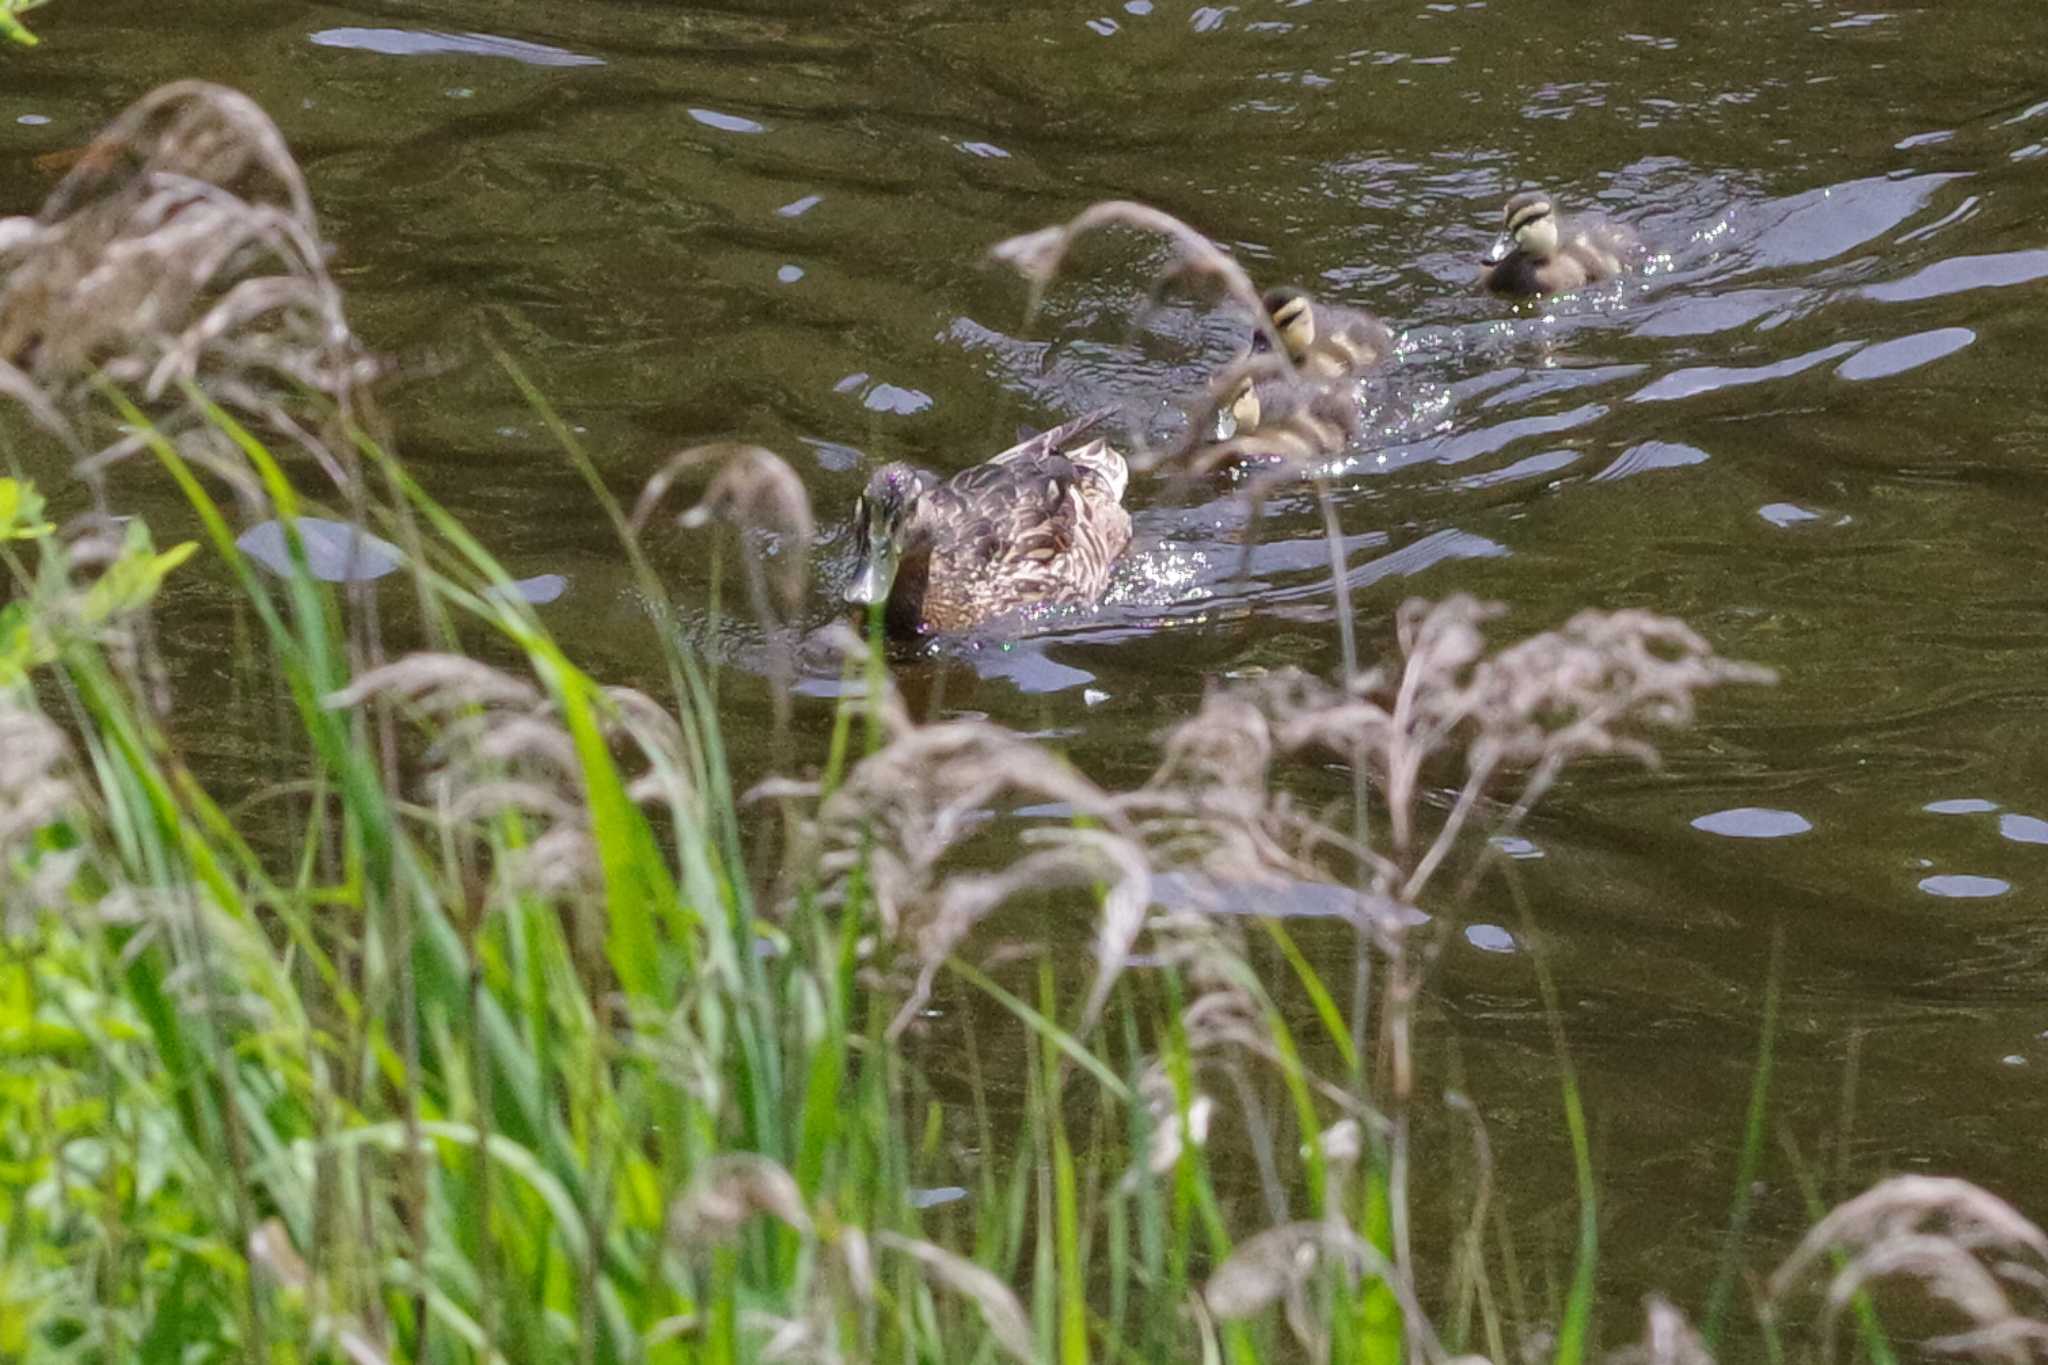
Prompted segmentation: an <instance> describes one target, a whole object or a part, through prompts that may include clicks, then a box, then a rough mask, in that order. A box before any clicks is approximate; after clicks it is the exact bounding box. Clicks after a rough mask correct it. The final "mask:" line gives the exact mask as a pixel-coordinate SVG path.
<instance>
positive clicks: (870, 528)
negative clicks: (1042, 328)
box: [845, 408, 1131, 638]
mask: <svg viewBox="0 0 2048 1365" xmlns="http://www.w3.org/2000/svg"><path fill="white" fill-rule="evenodd" d="M1113 411H1115V409H1113V408H1102V409H1099V410H1097V411H1095V412H1092V413H1089V414H1088V415H1087V416H1085V417H1081V418H1077V419H1075V420H1074V421H1072V422H1068V423H1066V424H1064V425H1062V426H1058V427H1054V428H1053V429H1052V430H1051V431H1047V432H1041V433H1040V434H1039V435H1037V436H1034V437H1032V438H1031V439H1030V440H1027V441H1024V442H1022V443H1020V444H1018V445H1015V446H1012V447H1011V448H1010V449H1008V450H1006V451H1004V452H1003V453H1002V454H1000V455H997V456H996V457H995V458H993V459H991V460H988V461H986V462H984V463H982V464H978V465H976V466H974V467H973V468H972V469H968V470H963V471H962V472H960V473H958V474H955V475H954V476H953V477H952V478H950V479H947V480H945V481H943V482H941V481H940V479H939V477H938V475H936V474H933V473H931V472H930V471H928V470H923V469H916V468H913V467H912V466H910V465H907V464H900V463H898V464H887V465H884V466H882V467H881V468H880V469H878V470H876V471H875V473H874V476H873V477H872V478H870V479H869V480H868V486H867V490H866V491H865V492H863V493H862V494H861V496H860V501H859V502H858V503H857V504H855V507H854V537H855V546H856V549H857V550H858V552H859V555H860V566H859V568H858V570H857V571H856V572H855V574H854V577H853V581H852V583H850V584H848V586H847V589H846V594H845V596H846V600H847V601H848V602H850V603H853V604H855V605H857V606H863V607H871V606H873V605H875V604H876V603H878V602H881V603H886V604H887V606H886V607H885V608H884V610H883V615H882V622H883V626H884V628H885V629H886V630H887V631H888V633H889V634H890V635H892V636H894V637H897V638H909V637H914V636H918V635H927V634H930V633H932V632H933V631H953V630H966V629H968V628H969V627H972V626H975V625H978V624H979V623H981V622H983V621H986V620H988V619H989V618H991V617H994V616H999V615H1002V614H1003V613H1005V612H1011V611H1017V610H1020V609H1022V608H1025V607H1032V606H1037V605H1040V604H1042V603H1066V604H1073V605H1084V604H1086V603H1090V602H1093V601H1094V600H1095V599H1096V598H1098V597H1100V596H1101V595H1102V590H1103V589H1104V588H1105V587H1107V586H1108V584H1109V571H1110V566H1111V565H1113V564H1114V563H1115V562H1116V559H1117V556H1119V555H1121V554H1122V553H1123V552H1124V547H1125V546H1127V545H1129V544H1130V542H1131V518H1130V514H1129V513H1127V512H1125V511H1124V509H1123V496H1124V488H1125V486H1126V485H1127V484H1128V483H1129V482H1130V468H1129V466H1128V465H1126V464H1125V463H1124V457H1123V456H1121V455H1119V454H1117V452H1116V451H1115V450H1113V449H1111V448H1110V445H1109V442H1108V441H1106V440H1103V439H1100V438H1097V439H1095V440H1092V441H1088V442H1086V443H1085V444H1081V445H1070V443H1071V442H1073V441H1074V439H1075V438H1076V437H1079V436H1081V435H1083V434H1085V433H1086V432H1088V431H1089V430H1091V429H1092V428H1094V427H1095V426H1096V425H1098V424H1099V423H1100V422H1101V421H1102V420H1103V419H1104V418H1105V417H1107V416H1109V415H1110V413H1112V412H1113Z"/></svg>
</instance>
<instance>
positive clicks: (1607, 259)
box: [1480, 190, 1636, 298]
mask: <svg viewBox="0 0 2048 1365" xmlns="http://www.w3.org/2000/svg"><path fill="white" fill-rule="evenodd" d="M1635 245H1636V241H1635V237H1634V235H1633V234H1632V233H1630V232H1629V231H1628V230H1627V229H1625V228H1620V227H1616V226H1614V225H1613V224H1610V223H1585V224H1573V223H1569V222H1565V223H1561V222H1559V220H1558V216H1557V212H1556V209H1555V208H1554V207H1553V206H1552V204H1551V202H1550V196H1549V195H1547V194H1545V193H1543V192H1542V191H1541V190H1526V191H1524V192H1523V193H1521V194H1518V195H1516V196H1515V197H1514V198H1512V199H1510V200H1508V203H1507V208H1506V209H1505V210H1504V211H1503V213H1502V214H1501V233H1500V237H1499V239H1498V240H1497V241H1495V242H1494V244H1493V249H1492V250H1491V251H1489V252H1487V253H1486V261H1485V265H1484V267H1483V268H1482V270H1481V273H1480V279H1481V282H1482V283H1483V284H1484V285H1485V286H1486V288H1487V289H1489V290H1491V291H1492V292H1493V293H1496V294H1507V295H1512V296H1514V297H1517V298H1537V297H1540V296H1542V295H1545V294H1567V293H1570V292H1571V291H1572V290H1574V289H1583V288H1585V287H1586V286H1587V285H1589V284H1597V283H1599V282H1600V281H1601V280H1607V279H1612V278H1613V277H1614V276H1616V275H1619V274H1621V273H1622V271H1624V270H1626V269H1627V268H1628V259H1627V258H1628V256H1629V255H1630V253H1631V252H1632V251H1633V250H1634V249H1635Z"/></svg>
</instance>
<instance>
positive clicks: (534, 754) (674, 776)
mask: <svg viewBox="0 0 2048 1365" xmlns="http://www.w3.org/2000/svg"><path fill="white" fill-rule="evenodd" d="M605 697H606V699H607V701H608V702H609V703H610V705H609V707H608V708H607V711H608V714H607V715H606V717H605V719H606V721H607V723H608V725H609V727H610V730H611V733H612V734H613V736H614V737H622V738H624V739H627V740H629V741H630V742H631V744H632V746H633V747H634V748H635V749H636V750H637V751H638V752H639V754H640V756H641V757H642V759H643V760H644V768H643V770H642V771H641V773H640V774H639V776H637V777H636V778H634V779H633V780H632V781H630V782H629V783H628V785H627V788H626V791H627V794H628V796H630V797H631V798H633V799H634V800H636V801H640V802H643V803H644V802H656V801H660V802H664V803H665V804H667V805H668V806H669V808H671V809H678V810H682V811H685V812H696V806H697V800H696V797H695V794H694V793H693V792H691V791H690V790H689V789H688V787H687V785H685V777H684V775H685V774H686V773H687V772H688V771H689V770H688V768H687V767H686V766H685V755H684V754H683V751H682V749H683V746H682V737H681V732H680V730H679V728H678V727H677V726H676V724H675V721H674V718H673V717H672V716H670V715H669V714H668V713H667V712H666V711H665V710H664V709H663V708H661V707H660V706H658V705H657V704H656V703H654V702H653V701H652V700H650V699H649V698H647V697H646V696H644V695H642V694H640V693H638V692H634V691H632V690H630V689H627V688H610V689H607V690H606V692H605ZM376 698H381V699H386V700H391V701H397V702H401V703H403V704H405V705H406V706H407V707H409V708H410V709H411V710H412V712H413V714H414V715H415V716H416V717H417V718H418V719H419V720H421V721H422V722H423V723H424V724H425V725H426V727H427V728H428V730H429V732H430V734H431V735H432V743H431V744H430V745H429V746H428V748H427V751H426V762H427V767H428V776H427V787H428V790H429V792H430V793H431V795H432V798H433V804H434V809H435V810H436V812H437V813H438V818H439V819H440V820H441V821H442V822H443V823H444V824H445V825H447V826H448V827H449V828H450V829H453V830H459V831H466V832H467V833H469V834H470V835H471V836H472V837H473V838H475V839H476V840H477V841H478V842H479V843H481V844H483V845H484V846H486V847H488V846H490V845H491V841H492V831H493V830H494V829H496V828H498V827H499V826H500V825H501V823H502V822H503V821H504V820H505V819H506V818H508V817H512V818H520V819H523V820H526V821H530V822H532V823H533V825H534V826H536V827H538V829H539V830H540V833H539V834H537V835H535V836H534V837H533V838H532V839H531V840H530V841H523V842H521V843H519V844H517V845H516V846H515V847H513V848H511V849H508V850H506V853H505V861H504V862H503V864H502V865H500V866H499V867H498V868H497V869H496V871H497V874H498V876H499V878H500V880H501V883H502V889H503V890H505V891H509V892H528V893H532V894H536V895H540V896H543V897H556V896H563V895H568V894H571V893H573V892H575V891H577V890H580V889H583V888H586V887H589V886H591V885H593V884H595V882H596V880H597V877H598V874H599V866H598V860H597V851H596V846H595V843H594V841H593V838H592V834H591V829H590V813H589V809H588V802H587V800H586V798H585V791H584V780H583V763H582V760H581V758H580V757H579V755H578V754H577V751H576V746H575V743H574V742H573V741H572V740H571V739H570V736H569V733H568V730H567V728H566V727H565V726H564V725H563V723H562V721H561V718H560V716H559V715H558V714H557V712H556V709H555V706H554V703H553V701H552V700H551V699H549V698H546V697H544V696H543V695H542V694H541V692H540V691H539V689H537V688H536V687H534V686H533V684H531V683H529V682H526V681H525V680H523V679H520V678H515V677H513V676H512V675H510V674H508V673H505V672H503V671H502V670H499V669H496V668H492V667H491V666H489V665H487V664H483V663H479V662H477V661H476V660H474V659H470V658H466V657H464V656H462V655H456V654H412V655H408V656H407V657H405V658H403V659H400V660H397V661H396V662H394V663H389V664H385V665H382V666H380V667H377V668H373V669H370V670H368V671H366V672H364V673H362V674H361V675H359V676H358V677H357V678H356V679H355V681H354V682H352V683H350V684H349V685H348V686H347V687H345V688H343V689H341V690H340V691H338V692H335V693H334V694H332V695H331V696H329V697H328V698H327V705H328V706H330V707H332V708H335V709H343V708H349V707H355V706H359V705H362V704H363V703H365V702H368V701H370V700H372V699H376ZM699 814H701V813H699Z"/></svg>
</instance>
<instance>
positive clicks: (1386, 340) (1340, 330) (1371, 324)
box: [1328, 309, 1394, 374]
mask: <svg viewBox="0 0 2048 1365" xmlns="http://www.w3.org/2000/svg"><path fill="white" fill-rule="evenodd" d="M1331 321H1332V322H1333V323H1334V324H1335V325H1334V326H1332V327H1331V328H1330V332H1329V337H1328V340H1329V343H1330V346H1331V348H1332V349H1333V350H1334V351H1335V352H1337V354H1338V356H1339V357H1341V359H1342V360H1343V362H1344V365H1345V368H1346V370H1347V371H1349V372H1350V373H1351V374H1357V373H1359V372H1361V371H1364V370H1369V369H1371V368H1372V367H1373V366H1375V365H1377V364H1379V363H1380V362H1381V361H1382V360H1385V359H1386V358H1387V357H1388V356H1389V355H1391V354H1393V351H1394V332H1393V329H1392V328H1390V327H1388V326H1387V324H1386V323H1384V322H1381V321H1380V320H1379V319H1378V318H1376V317H1374V316H1373V315H1372V314H1370V313H1363V312H1358V311H1355V310H1351V309H1344V310H1341V311H1339V312H1337V313H1336V315H1335V316H1334V317H1333V318H1332V319H1331Z"/></svg>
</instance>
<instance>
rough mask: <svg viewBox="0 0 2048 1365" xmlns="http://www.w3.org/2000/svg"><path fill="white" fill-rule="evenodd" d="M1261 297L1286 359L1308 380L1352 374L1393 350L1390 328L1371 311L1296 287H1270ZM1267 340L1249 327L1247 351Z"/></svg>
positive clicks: (1263, 343)
mask: <svg viewBox="0 0 2048 1365" xmlns="http://www.w3.org/2000/svg"><path fill="white" fill-rule="evenodd" d="M1261 302H1263V303H1264V304H1265V308H1266V318H1267V320H1268V321H1269V322H1271V323H1272V324H1273V330H1274V331H1275V332H1277V333H1279V335H1280V342H1281V344H1282V345H1283V346H1285V347H1286V348H1287V358H1288V359H1289V360H1292V361H1293V362H1294V367H1295V368H1296V369H1297V370H1299V371H1301V373H1302V374H1303V375H1304V376H1305V377H1307V378H1309V379H1348V378H1354V377H1356V376H1358V375H1360V374H1363V373H1364V372H1365V371H1367V370H1369V369H1371V368H1372V367H1373V366H1375V365H1377V364H1379V363H1380V362H1381V361H1382V360H1385V359H1386V358H1387V357H1388V356H1389V355H1391V354H1393V350H1394V334H1393V332H1391V331H1389V330H1388V328H1387V325H1386V324H1385V323H1384V322H1381V321H1380V320H1379V319H1378V318H1376V317H1374V316H1373V315H1372V314H1370V313H1365V312H1360V311H1358V310H1357V309H1353V308H1339V307H1337V306H1336V305H1334V304H1328V303H1317V302H1316V301H1315V299H1313V298H1312V297H1310V296H1309V294H1308V293H1307V292H1306V291H1304V290H1300V289H1290V288H1280V289H1269V290H1267V291H1266V296H1265V298H1264V299H1263V300H1262V301H1261ZM1267 345H1268V343H1267V341H1266V336H1265V333H1264V332H1263V331H1262V330H1258V329H1254V331H1253V332H1252V350H1253V351H1254V352H1257V351H1261V350H1264V349H1265V348H1266V346H1267Z"/></svg>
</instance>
